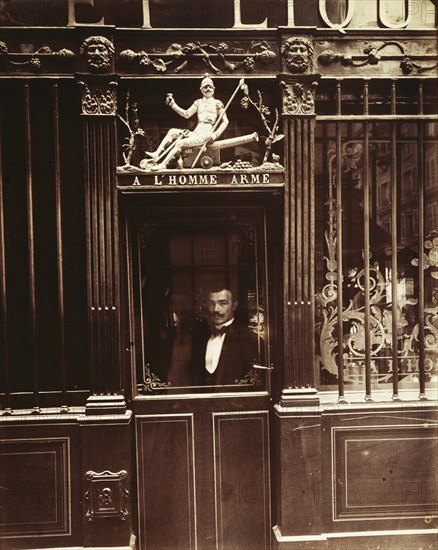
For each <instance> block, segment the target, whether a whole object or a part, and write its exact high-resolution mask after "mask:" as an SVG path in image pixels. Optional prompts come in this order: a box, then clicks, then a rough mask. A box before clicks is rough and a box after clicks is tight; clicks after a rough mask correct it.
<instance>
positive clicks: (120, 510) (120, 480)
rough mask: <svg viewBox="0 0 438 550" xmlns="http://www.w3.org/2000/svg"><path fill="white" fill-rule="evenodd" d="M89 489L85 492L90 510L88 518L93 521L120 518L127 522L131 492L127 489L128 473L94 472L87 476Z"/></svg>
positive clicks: (124, 471)
mask: <svg viewBox="0 0 438 550" xmlns="http://www.w3.org/2000/svg"><path fill="white" fill-rule="evenodd" d="M85 479H86V480H87V481H88V489H87V491H86V492H85V501H86V502H87V505H88V509H87V513H86V518H87V520H88V521H93V520H94V519H98V518H108V517H118V518H120V519H121V520H123V521H124V520H126V518H127V517H128V516H129V512H128V509H127V503H128V497H129V491H128V489H127V487H126V486H127V481H128V472H127V471H126V470H121V471H120V472H110V471H109V470H105V471H104V472H93V471H92V470H89V471H88V472H87V473H86V474H85Z"/></svg>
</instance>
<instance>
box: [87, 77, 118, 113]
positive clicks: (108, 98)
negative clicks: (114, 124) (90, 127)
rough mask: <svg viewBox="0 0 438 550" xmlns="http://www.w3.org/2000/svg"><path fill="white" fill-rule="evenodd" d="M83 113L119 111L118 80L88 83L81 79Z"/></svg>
mask: <svg viewBox="0 0 438 550" xmlns="http://www.w3.org/2000/svg"><path fill="white" fill-rule="evenodd" d="M78 84H79V86H80V88H81V93H82V114H83V115H112V116H115V115H116V113H117V93H116V91H117V82H115V81H110V82H105V83H103V82H102V83H100V82H96V83H94V82H93V83H86V82H84V81H83V80H79V81H78Z"/></svg>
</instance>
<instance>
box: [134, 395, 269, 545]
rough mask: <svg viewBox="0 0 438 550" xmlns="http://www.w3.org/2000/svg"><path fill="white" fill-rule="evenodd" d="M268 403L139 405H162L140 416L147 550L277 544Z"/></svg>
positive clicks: (142, 526)
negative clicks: (273, 526)
mask: <svg viewBox="0 0 438 550" xmlns="http://www.w3.org/2000/svg"><path fill="white" fill-rule="evenodd" d="M268 402H269V398H268V396H267V395H258V396H255V395H254V396H251V397H250V396H244V397H240V398H239V399H236V396H233V397H231V396H228V397H225V396H224V397H222V398H217V397H211V398H207V397H199V398H197V399H196V398H193V399H187V400H174V401H173V402H172V401H171V400H160V401H155V402H151V400H145V401H142V402H137V403H136V408H137V409H139V410H144V409H151V408H153V409H155V410H159V411H160V412H158V413H153V414H137V415H136V431H137V438H136V439H137V470H138V494H139V498H138V504H139V543H140V548H141V549H142V550H145V549H146V550H150V549H151V550H164V549H170V548H172V549H181V550H189V549H190V550H191V549H198V550H212V549H223V550H228V549H229V548H236V549H237V548H238V549H242V550H258V549H260V550H262V549H263V550H267V549H268V548H269V547H270V527H271V526H270V523H271V522H270V472H269V412H268V410H267V406H268ZM170 410H172V412H168V411H170Z"/></svg>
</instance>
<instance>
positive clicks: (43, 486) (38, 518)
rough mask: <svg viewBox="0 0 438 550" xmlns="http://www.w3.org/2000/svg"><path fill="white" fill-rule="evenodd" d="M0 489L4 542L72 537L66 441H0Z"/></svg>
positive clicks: (68, 439) (66, 439) (1, 524)
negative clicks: (58, 536) (43, 536)
mask: <svg viewBox="0 0 438 550" xmlns="http://www.w3.org/2000/svg"><path fill="white" fill-rule="evenodd" d="M0 486H1V504H2V505H1V507H0V527H1V531H2V535H3V536H4V537H5V538H8V537H14V536H23V535H26V534H27V535H29V534H32V535H35V536H37V535H38V536H41V535H55V534H56V535H59V534H65V535H68V534H70V533H71V510H70V501H71V498H70V486H71V482H70V438H69V437H54V438H52V439H50V440H46V439H45V438H39V437H35V438H32V439H28V440H20V439H14V438H11V439H3V440H2V441H0Z"/></svg>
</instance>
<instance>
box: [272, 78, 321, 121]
mask: <svg viewBox="0 0 438 550" xmlns="http://www.w3.org/2000/svg"><path fill="white" fill-rule="evenodd" d="M317 85H318V84H317V82H312V83H311V84H307V83H302V82H285V81H284V80H282V81H281V82H280V86H281V89H282V96H283V111H282V114H283V115H314V114H315V90H316V87H317Z"/></svg>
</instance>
